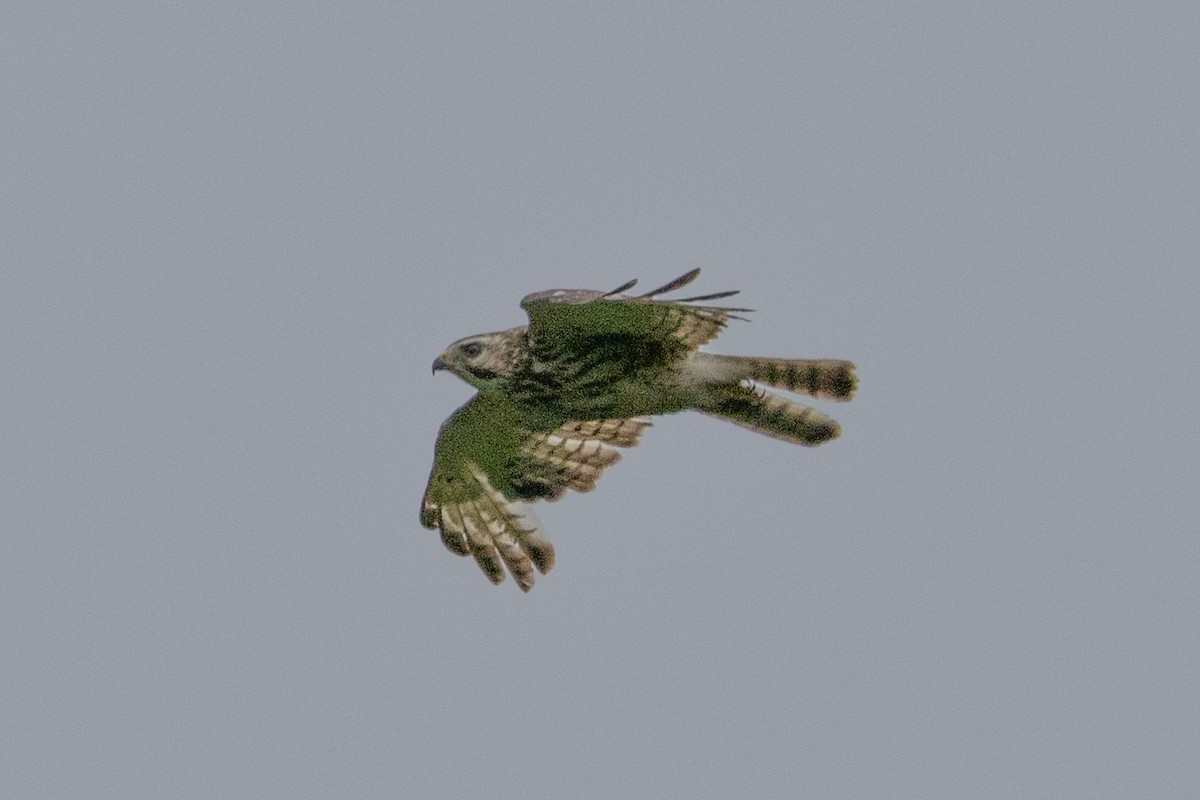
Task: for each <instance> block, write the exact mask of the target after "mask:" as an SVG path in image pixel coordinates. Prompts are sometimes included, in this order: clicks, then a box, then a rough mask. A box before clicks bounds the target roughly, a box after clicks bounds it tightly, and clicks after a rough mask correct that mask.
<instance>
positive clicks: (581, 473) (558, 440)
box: [421, 394, 650, 591]
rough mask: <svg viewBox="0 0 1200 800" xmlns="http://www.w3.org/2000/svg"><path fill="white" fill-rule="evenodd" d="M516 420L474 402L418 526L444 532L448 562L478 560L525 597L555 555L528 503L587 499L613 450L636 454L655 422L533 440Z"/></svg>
mask: <svg viewBox="0 0 1200 800" xmlns="http://www.w3.org/2000/svg"><path fill="white" fill-rule="evenodd" d="M519 412H520V409H519V408H518V407H517V406H515V405H514V404H513V403H512V402H511V401H510V400H509V399H508V398H506V397H503V396H495V395H491V394H487V395H485V394H478V395H476V396H475V397H473V398H472V399H471V400H470V401H469V402H468V403H467V404H466V405H464V406H463V407H462V408H460V409H459V410H458V411H456V412H455V413H454V414H453V415H452V416H451V417H450V418H449V419H448V420H446V422H445V423H443V425H442V428H441V430H440V431H439V432H438V441H437V445H436V448H435V452H434V461H433V470H432V472H431V473H430V475H429V485H428V486H427V487H426V489H425V497H424V499H423V500H422V503H421V524H422V525H424V526H425V527H426V528H433V529H437V530H440V531H441V534H442V542H443V543H444V544H445V545H446V547H447V549H449V550H450V551H451V552H453V553H456V554H458V555H461V556H467V555H471V556H474V557H475V561H476V563H478V564H479V567H480V569H482V570H483V572H484V574H485V575H487V576H488V578H489V579H490V580H491V581H492V582H493V583H500V582H501V581H503V580H504V571H505V567H507V568H508V571H509V572H511V573H512V575H513V578H514V579H515V580H516V581H517V585H519V586H520V587H521V589H522V590H524V591H529V589H530V588H532V587H533V574H534V573H533V571H534V569H535V568H536V569H537V571H538V572H541V573H543V574H545V573H547V572H549V571H550V569H551V568H552V567H553V566H554V547H553V546H552V545H551V544H550V543H549V542H548V541H546V540H545V539H544V538H543V537H542V529H541V524H540V523H539V522H538V520H537V517H535V516H534V515H533V512H532V510H530V508H529V506H528V505H527V502H528V501H533V500H538V499H543V498H544V499H547V500H557V499H558V498H559V497H561V496H562V495H563V493H564V492H565V491H566V490H567V489H574V490H576V491H580V492H586V491H590V490H591V489H592V488H593V487H594V486H595V484H596V479H597V478H598V477H599V476H600V473H601V472H603V471H604V469H605V468H606V467H609V466H611V465H612V464H614V463H616V462H617V461H618V460H619V459H620V457H621V454H620V452H618V451H617V449H616V448H617V447H631V446H632V445H634V444H636V443H637V440H638V437H639V436H640V435H641V432H642V430H644V429H645V428H646V426H648V425H649V424H650V421H649V420H648V419H646V418H641V417H639V418H634V419H624V420H593V421H586V422H568V423H566V424H564V425H562V426H560V427H558V428H557V429H555V430H552V431H549V432H536V431H532V430H529V429H528V428H527V427H526V425H525V424H523V422H522V420H521V415H520V413H519Z"/></svg>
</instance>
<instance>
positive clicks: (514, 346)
mask: <svg viewBox="0 0 1200 800" xmlns="http://www.w3.org/2000/svg"><path fill="white" fill-rule="evenodd" d="M699 274H700V270H698V269H694V270H692V271H691V272H689V273H687V274H686V275H681V276H680V277H678V278H676V279H675V280H673V281H671V282H670V283H668V284H667V285H666V286H662V287H660V288H658V289H655V290H654V291H652V292H647V293H645V294H642V295H637V296H629V295H626V294H624V292H625V291H626V290H628V289H630V288H631V287H633V285H634V284H635V283H637V281H636V280H632V281H629V282H628V283H625V284H623V285H622V286H619V287H618V288H616V289H614V290H612V291H611V292H600V291H592V290H586V289H555V290H552V291H547V292H538V293H536V294H531V295H529V296H527V297H526V298H525V299H524V300H522V301H521V307H522V308H523V309H525V312H526V313H527V314H528V315H529V324H528V325H522V326H520V327H517V328H509V329H508V330H504V331H496V332H495V333H481V334H478V335H476V336H468V337H467V338H465V339H459V340H458V341H457V342H454V343H453V344H452V345H450V346H449V347H448V348H446V350H445V352H443V353H442V354H441V355H440V356H438V357H437V359H436V360H434V362H433V371H434V372H435V373H436V372H437V371H438V370H442V369H444V370H448V371H449V372H452V373H454V374H455V375H457V376H458V377H460V378H462V379H463V380H464V381H466V382H467V383H469V384H471V385H472V386H474V387H475V388H476V389H478V390H479V391H478V392H477V393H476V394H475V396H474V397H472V398H471V399H470V400H469V401H467V403H466V404H465V405H464V406H462V407H461V408H459V409H458V410H457V411H455V412H454V414H452V415H451V416H450V418H449V419H447V420H446V421H445V422H444V423H442V427H441V429H440V430H439V431H438V438H437V445H436V446H435V449H434V458H433V470H432V472H431V473H430V476H429V485H428V486H427V487H426V489H425V497H424V499H423V500H422V502H421V524H422V525H424V526H425V527H426V528H431V529H437V530H440V531H441V536H442V542H443V543H444V544H445V545H446V547H447V548H448V549H449V550H450V551H451V552H452V553H456V554H458V555H460V556H473V557H474V559H475V562H476V563H477V564H478V565H479V567H480V568H481V569H482V570H483V572H484V574H485V575H487V577H488V578H489V579H490V580H491V581H492V582H493V583H500V582H501V581H503V580H504V575H505V568H506V567H507V569H508V572H511V573H512V576H513V578H514V579H515V580H516V582H517V585H518V586H520V587H521V589H522V590H524V591H529V590H530V589H531V588H532V587H533V580H534V569H535V568H536V569H537V571H538V572H541V573H542V574H545V573H547V572H549V571H550V569H551V567H553V566H554V548H553V546H551V544H550V543H549V542H548V541H547V540H546V539H545V538H543V536H542V530H541V525H540V524H539V522H538V520H537V518H536V517H534V515H533V512H532V511H531V509H530V508H529V505H528V503H530V502H532V501H535V500H557V499H558V498H559V497H561V496H562V495H563V493H564V492H565V491H566V490H567V489H574V490H575V491H577V492H587V491H590V490H591V489H593V488H594V487H595V485H596V479H597V478H598V477H599V476H600V473H601V472H603V471H604V469H605V468H606V467H609V466H612V465H613V464H614V463H616V461H617V460H618V459H620V457H621V454H620V452H619V451H618V450H617V448H619V447H632V446H633V445H635V444H637V441H638V437H640V436H641V434H642V431H643V430H645V429H646V428H647V427H648V426H649V425H650V416H651V415H654V414H670V413H673V412H676V411H684V410H687V409H694V410H696V411H700V412H702V413H704V414H708V415H710V416H713V417H717V418H718V419H723V420H726V421H728V422H732V423H734V424H735V425H741V426H742V427H745V428H749V429H750V430H753V431H758V432H759V433H764V434H766V435H767V436H773V437H775V438H777V439H783V440H784V441H788V442H794V443H796V444H801V445H805V446H809V447H812V446H815V445H818V444H821V443H823V442H827V441H829V440H830V439H835V438H837V436H838V435H839V434H840V433H841V427H840V426H839V425H838V424H837V423H836V422H834V421H833V420H832V419H830V418H829V417H827V416H825V415H824V414H822V413H821V412H819V411H817V410H816V409H814V408H812V407H810V406H807V405H803V404H801V403H797V402H795V401H793V400H789V399H787V398H786V397H782V396H780V395H777V394H772V393H771V392H768V391H767V390H766V389H765V388H763V387H764V386H771V387H775V388H778V389H784V390H787V391H789V392H798V393H800V394H806V395H809V396H811V397H817V398H820V399H822V400H849V399H850V398H851V397H852V396H853V395H854V390H855V388H856V387H857V385H858V378H857V377H856V376H855V374H854V364H852V363H850V362H849V361H837V360H832V359H820V360H812V359H781V358H756V357H746V356H728V355H718V354H716V353H703V352H700V350H699V348H700V347H701V346H702V345H704V344H706V343H708V342H709V341H711V340H712V339H714V338H715V337H716V336H717V334H719V333H720V332H721V329H722V328H724V327H725V324H726V323H727V322H728V321H729V320H730V319H745V318H744V317H739V316H737V315H738V314H740V313H748V312H749V311H750V309H746V308H724V307H719V306H705V305H697V303H701V302H703V301H706V300H719V299H721V298H725V297H729V296H731V295H735V294H737V291H729V292H717V293H715V294H707V295H701V296H697V297H687V298H683V299H681V300H660V299H658V297H659V295H662V294H666V293H667V292H671V291H674V290H676V289H679V288H681V287H683V286H685V285H687V284H689V283H691V282H692V281H693V280H694V279H695V278H696V276H697V275H699Z"/></svg>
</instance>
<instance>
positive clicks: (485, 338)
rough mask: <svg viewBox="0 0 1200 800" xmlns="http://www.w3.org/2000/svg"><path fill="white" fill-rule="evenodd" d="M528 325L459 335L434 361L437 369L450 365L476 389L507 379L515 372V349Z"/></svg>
mask: <svg viewBox="0 0 1200 800" xmlns="http://www.w3.org/2000/svg"><path fill="white" fill-rule="evenodd" d="M524 330H525V329H524V328H511V329H509V330H507V331H496V332H495V333H481V334H478V335H476V336H468V337H467V338H465V339H459V340H458V341H457V342H455V343H454V344H452V345H450V346H449V347H447V348H446V349H445V351H444V352H443V353H442V354H441V355H440V356H438V357H437V358H436V359H434V361H433V371H434V372H437V371H438V370H439V369H446V370H450V371H451V372H453V373H454V374H455V375H457V376H458V377H460V378H462V379H463V380H464V381H466V382H467V383H469V384H471V385H472V386H474V387H475V388H476V389H486V388H487V387H488V386H489V385H492V384H495V383H498V382H500V381H503V380H504V379H505V378H507V377H508V376H509V374H511V372H512V357H511V353H512V349H513V347H514V346H515V345H516V343H517V339H518V337H519V336H520V335H521V334H522V333H524Z"/></svg>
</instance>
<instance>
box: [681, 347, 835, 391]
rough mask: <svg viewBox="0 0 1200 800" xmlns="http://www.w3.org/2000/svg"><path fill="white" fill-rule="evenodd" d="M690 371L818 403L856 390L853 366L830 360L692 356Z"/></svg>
mask: <svg viewBox="0 0 1200 800" xmlns="http://www.w3.org/2000/svg"><path fill="white" fill-rule="evenodd" d="M692 358H693V359H694V360H693V362H692V365H691V366H692V368H693V369H694V370H696V371H697V373H698V374H699V375H700V376H701V379H702V380H703V381H704V382H706V383H709V382H712V383H731V382H735V381H744V380H751V381H754V382H755V383H760V384H764V385H766V386H774V387H775V388H776V389H786V390H787V391H789V392H799V393H801V394H806V395H809V396H810V397H817V398H820V399H822V400H849V399H850V398H852V397H854V391H855V389H857V388H858V376H856V375H855V374H854V364H852V363H851V362H849V361H837V360H834V359H828V358H826V359H799V358H756V357H754V356H726V355H719V354H717V353H695V354H693V356H692Z"/></svg>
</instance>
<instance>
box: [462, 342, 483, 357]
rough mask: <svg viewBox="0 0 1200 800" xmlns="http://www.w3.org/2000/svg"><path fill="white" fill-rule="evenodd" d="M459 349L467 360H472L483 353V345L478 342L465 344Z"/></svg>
mask: <svg viewBox="0 0 1200 800" xmlns="http://www.w3.org/2000/svg"><path fill="white" fill-rule="evenodd" d="M459 349H461V350H462V353H463V355H464V356H466V357H467V358H474V357H475V356H477V355H479V354H480V353H482V352H483V345H481V344H480V343H479V342H467V343H466V344H464V345H463V346H462V347H461V348H459Z"/></svg>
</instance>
